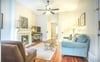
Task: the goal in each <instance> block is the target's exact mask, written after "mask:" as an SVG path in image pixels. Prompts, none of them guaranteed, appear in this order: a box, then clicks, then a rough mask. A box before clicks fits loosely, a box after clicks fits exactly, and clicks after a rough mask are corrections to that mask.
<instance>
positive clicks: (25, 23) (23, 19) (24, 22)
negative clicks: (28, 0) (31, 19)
mask: <svg viewBox="0 0 100 62" xmlns="http://www.w3.org/2000/svg"><path fill="white" fill-rule="evenodd" d="M20 28H24V29H27V28H28V18H26V17H23V16H20Z"/></svg>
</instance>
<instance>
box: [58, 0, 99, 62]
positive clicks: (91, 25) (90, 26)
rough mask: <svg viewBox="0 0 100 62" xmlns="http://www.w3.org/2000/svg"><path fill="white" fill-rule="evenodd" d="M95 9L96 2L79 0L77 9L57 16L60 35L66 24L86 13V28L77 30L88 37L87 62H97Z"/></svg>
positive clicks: (94, 0) (93, 0)
mask: <svg viewBox="0 0 100 62" xmlns="http://www.w3.org/2000/svg"><path fill="white" fill-rule="evenodd" d="M96 8H97V0H79V4H78V7H77V9H76V10H75V11H72V12H64V13H60V14H59V20H60V23H61V25H60V27H61V30H60V33H61V32H63V31H64V29H66V28H65V27H68V25H67V24H69V23H70V22H69V21H70V20H72V21H73V20H74V21H76V20H78V18H79V17H80V16H81V14H82V13H84V12H85V13H86V26H84V27H81V28H79V30H80V31H79V33H84V34H87V35H88V36H89V37H90V50H89V62H97V60H98V57H97V56H98V37H97V34H98V26H97V25H98V24H97V21H98V19H97V11H96ZM72 13H73V14H72ZM63 25H64V26H63ZM63 27H64V28H63ZM61 34H62V33H61Z"/></svg>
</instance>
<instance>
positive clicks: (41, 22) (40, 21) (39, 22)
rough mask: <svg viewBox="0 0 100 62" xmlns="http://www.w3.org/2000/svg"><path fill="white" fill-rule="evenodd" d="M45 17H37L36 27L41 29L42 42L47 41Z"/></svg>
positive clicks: (46, 19)
mask: <svg viewBox="0 0 100 62" xmlns="http://www.w3.org/2000/svg"><path fill="white" fill-rule="evenodd" d="M47 21H48V17H47V15H40V14H39V15H37V21H36V25H37V26H40V27H41V33H42V40H43V41H45V40H47Z"/></svg>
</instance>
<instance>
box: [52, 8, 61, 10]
mask: <svg viewBox="0 0 100 62" xmlns="http://www.w3.org/2000/svg"><path fill="white" fill-rule="evenodd" d="M51 10H53V11H56V10H59V8H55V9H51Z"/></svg>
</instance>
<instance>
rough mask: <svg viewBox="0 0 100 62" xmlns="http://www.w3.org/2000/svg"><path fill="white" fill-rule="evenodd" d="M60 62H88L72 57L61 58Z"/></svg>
mask: <svg viewBox="0 0 100 62" xmlns="http://www.w3.org/2000/svg"><path fill="white" fill-rule="evenodd" d="M61 62H88V61H87V59H86V58H82V57H73V56H62V61H61Z"/></svg>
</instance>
